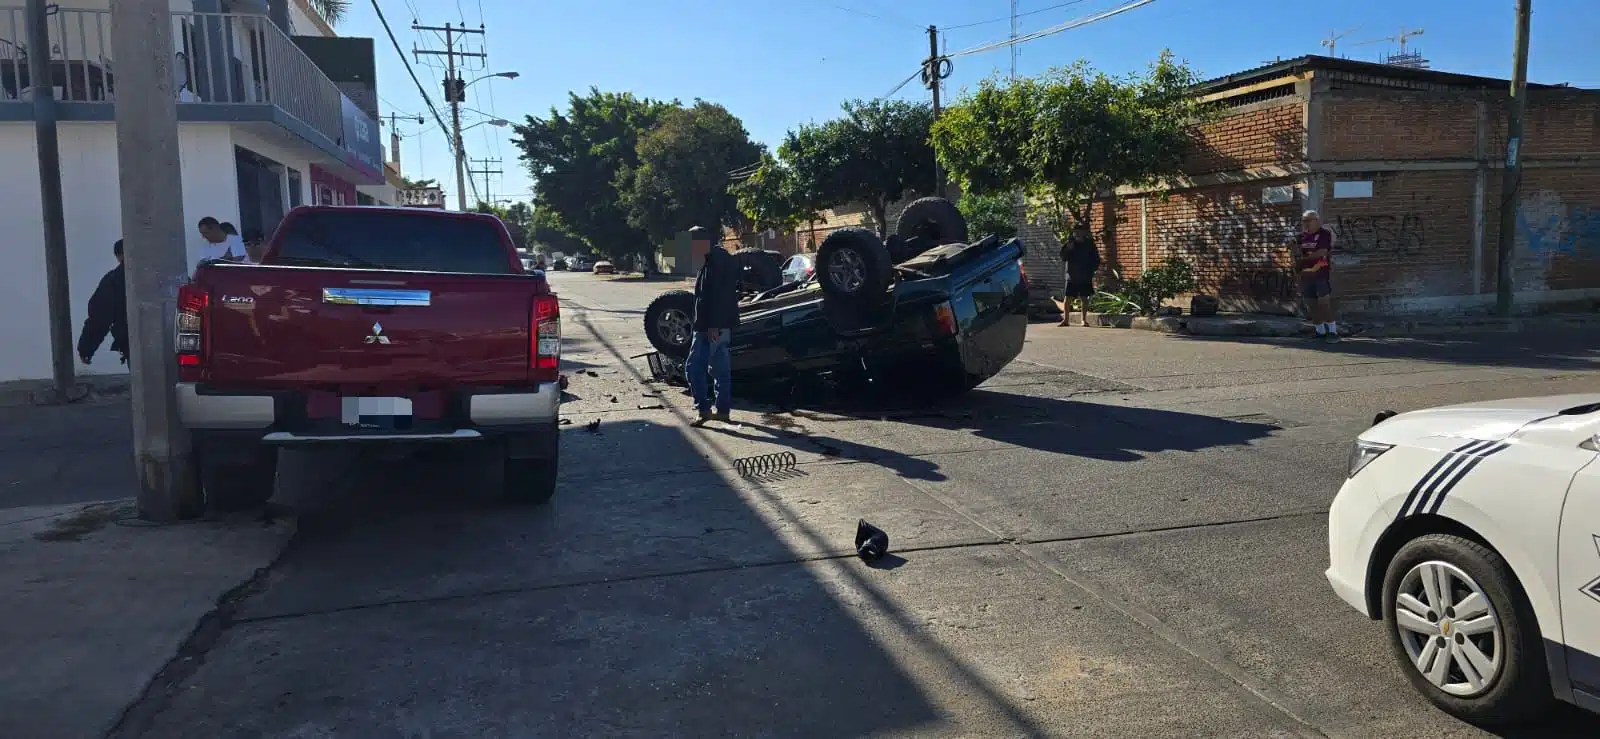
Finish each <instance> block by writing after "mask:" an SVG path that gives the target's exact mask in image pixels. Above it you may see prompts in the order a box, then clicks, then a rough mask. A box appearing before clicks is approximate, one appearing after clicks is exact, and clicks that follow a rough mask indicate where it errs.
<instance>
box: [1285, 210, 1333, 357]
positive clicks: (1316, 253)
mask: <svg viewBox="0 0 1600 739" xmlns="http://www.w3.org/2000/svg"><path fill="white" fill-rule="evenodd" d="M1296 247H1297V251H1296V256H1297V259H1296V260H1295V266H1296V267H1298V268H1299V271H1300V294H1301V295H1303V296H1305V299H1306V309H1307V311H1306V312H1307V313H1309V314H1310V315H1311V322H1312V323H1314V324H1316V327H1317V336H1318V337H1320V338H1321V339H1322V340H1323V341H1326V342H1328V343H1330V344H1334V343H1338V341H1339V323H1338V321H1337V320H1336V317H1335V315H1334V310H1333V265H1332V263H1331V261H1330V260H1329V258H1328V255H1329V254H1330V253H1331V252H1332V251H1333V232H1332V231H1329V230H1328V229H1325V228H1323V227H1322V217H1321V216H1318V215H1317V212H1316V211H1314V210H1308V211H1306V212H1305V214H1304V215H1301V216H1300V241H1299V243H1298V244H1297V245H1296Z"/></svg>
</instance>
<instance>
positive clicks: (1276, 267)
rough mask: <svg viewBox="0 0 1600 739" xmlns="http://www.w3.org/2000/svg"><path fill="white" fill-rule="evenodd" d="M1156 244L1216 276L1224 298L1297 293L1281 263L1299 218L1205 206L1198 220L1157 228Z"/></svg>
mask: <svg viewBox="0 0 1600 739" xmlns="http://www.w3.org/2000/svg"><path fill="white" fill-rule="evenodd" d="M1152 225H1153V226H1154V227H1155V228H1154V230H1155V232H1156V233H1155V234H1153V236H1154V237H1155V239H1154V241H1155V244H1153V246H1154V245H1159V246H1163V247H1165V248H1166V251H1167V253H1168V254H1171V255H1173V256H1177V257H1182V258H1183V259H1185V260H1187V261H1188V262H1189V263H1190V264H1193V265H1194V266H1195V267H1196V268H1197V269H1198V270H1200V271H1201V273H1202V275H1204V274H1206V273H1210V274H1211V275H1215V278H1214V279H1216V280H1217V284H1215V285H1214V286H1211V287H1214V288H1215V289H1216V290H1217V292H1218V293H1219V294H1221V295H1235V296H1243V297H1251V298H1255V299H1257V300H1278V299H1283V298H1288V297H1292V296H1293V294H1294V281H1293V279H1292V277H1293V275H1291V274H1290V273H1289V270H1288V269H1287V268H1286V267H1284V266H1283V265H1282V264H1281V263H1280V258H1281V257H1282V256H1283V255H1284V254H1285V248H1286V246H1287V244H1288V243H1289V241H1290V240H1291V239H1292V238H1293V237H1294V233H1295V231H1296V228H1297V226H1296V222H1295V220H1294V218H1292V217H1290V216H1287V215H1283V214H1281V213H1273V212H1271V211H1263V210H1260V209H1257V208H1254V207H1250V206H1239V205H1235V204H1233V203H1219V204H1217V205H1215V206H1212V207H1205V206H1201V207H1200V208H1198V210H1197V213H1196V215H1195V216H1194V217H1193V218H1189V219H1184V220H1181V221H1165V222H1158V223H1153V224H1152Z"/></svg>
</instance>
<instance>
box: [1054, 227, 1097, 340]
mask: <svg viewBox="0 0 1600 739" xmlns="http://www.w3.org/2000/svg"><path fill="white" fill-rule="evenodd" d="M1061 267H1062V274H1063V276H1064V277H1065V278H1066V283H1067V289H1066V295H1065V297H1063V298H1062V300H1061V323H1059V324H1057V325H1060V326H1065V325H1067V316H1068V315H1070V314H1071V313H1072V301H1073V300H1074V299H1076V300H1077V301H1078V313H1079V318H1080V319H1081V320H1080V323H1081V324H1082V325H1084V326H1087V325H1089V298H1090V297H1091V296H1093V295H1094V273H1095V272H1096V271H1098V270H1099V269H1100V250H1099V249H1096V248H1095V245H1094V237H1093V236H1091V235H1090V234H1089V224H1087V223H1078V224H1076V225H1074V226H1073V227H1072V235H1071V236H1068V237H1067V243H1065V244H1062V245H1061Z"/></svg>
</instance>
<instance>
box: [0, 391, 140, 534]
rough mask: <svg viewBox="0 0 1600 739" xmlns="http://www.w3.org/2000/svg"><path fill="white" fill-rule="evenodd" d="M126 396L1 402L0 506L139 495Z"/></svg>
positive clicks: (130, 406) (129, 411) (129, 407)
mask: <svg viewBox="0 0 1600 739" xmlns="http://www.w3.org/2000/svg"><path fill="white" fill-rule="evenodd" d="M138 491H139V478H138V475H137V474H136V472H135V466H134V462H133V422H132V405H131V403H130V401H129V399H128V398H126V397H123V398H118V399H115V400H105V401H91V402H86V403H81V404H72V405H60V406H32V405H30V406H16V407H0V509H3V508H14V507H19V506H32V505H58V504H67V503H87V502H90V501H97V500H110V499H114V498H131V497H134V496H136V495H137V494H138Z"/></svg>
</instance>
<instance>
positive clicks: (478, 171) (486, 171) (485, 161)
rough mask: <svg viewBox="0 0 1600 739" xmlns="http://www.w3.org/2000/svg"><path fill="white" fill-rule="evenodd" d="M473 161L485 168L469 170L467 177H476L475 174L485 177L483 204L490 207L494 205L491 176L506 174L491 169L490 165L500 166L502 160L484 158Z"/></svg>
mask: <svg viewBox="0 0 1600 739" xmlns="http://www.w3.org/2000/svg"><path fill="white" fill-rule="evenodd" d="M472 161H475V162H477V163H478V164H479V165H480V166H482V167H483V169H468V170H467V175H468V176H471V175H475V174H481V175H483V202H485V203H488V204H489V205H494V195H493V194H491V193H490V191H489V175H494V174H505V172H503V171H501V170H498V169H489V165H491V164H499V163H500V160H499V159H492V158H489V157H484V158H483V159H474V160H472Z"/></svg>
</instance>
